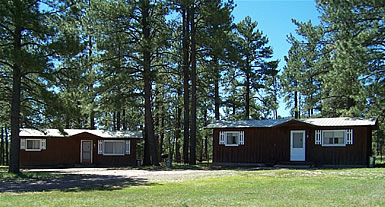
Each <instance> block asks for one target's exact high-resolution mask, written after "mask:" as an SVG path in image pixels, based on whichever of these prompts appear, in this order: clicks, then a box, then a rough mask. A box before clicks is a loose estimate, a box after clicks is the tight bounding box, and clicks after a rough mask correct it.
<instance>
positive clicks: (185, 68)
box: [182, 5, 190, 163]
mask: <svg viewBox="0 0 385 207" xmlns="http://www.w3.org/2000/svg"><path fill="white" fill-rule="evenodd" d="M185 7H186V8H183V9H182V18H183V40H182V41H183V42H182V45H183V75H184V79H183V100H184V117H183V118H184V121H183V124H184V126H183V129H184V131H183V162H184V163H189V156H188V149H189V139H190V136H189V135H190V127H189V126H190V109H189V108H190V107H189V105H190V94H189V88H190V87H189V80H190V79H189V77H190V76H189V12H188V9H187V7H188V6H187V5H185Z"/></svg>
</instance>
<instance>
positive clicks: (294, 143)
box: [206, 117, 378, 166]
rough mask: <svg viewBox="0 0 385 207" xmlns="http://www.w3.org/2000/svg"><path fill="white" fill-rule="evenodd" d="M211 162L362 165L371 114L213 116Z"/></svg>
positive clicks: (365, 162) (369, 146)
mask: <svg viewBox="0 0 385 207" xmlns="http://www.w3.org/2000/svg"><path fill="white" fill-rule="evenodd" d="M206 128H208V129H213V142H214V143H213V163H215V164H237V163H239V164H241V163H245V164H268V165H274V164H279V163H282V162H285V163H287V162H289V163H290V162H293V163H294V162H296V163H298V162H304V163H305V162H306V163H312V164H314V165H317V166H322V165H335V166H368V165H369V158H370V156H372V131H373V130H376V129H378V123H377V118H347V117H338V118H309V119H277V120H238V121H216V122H214V123H211V124H209V125H208V126H207V127H206Z"/></svg>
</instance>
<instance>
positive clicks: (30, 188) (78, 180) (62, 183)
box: [0, 168, 238, 193]
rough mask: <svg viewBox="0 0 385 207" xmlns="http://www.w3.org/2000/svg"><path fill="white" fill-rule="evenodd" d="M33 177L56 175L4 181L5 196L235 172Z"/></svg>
mask: <svg viewBox="0 0 385 207" xmlns="http://www.w3.org/2000/svg"><path fill="white" fill-rule="evenodd" d="M26 172H31V173H37V174H39V173H41V174H47V173H54V174H58V175H60V176H57V177H55V178H35V179H19V180H0V193H1V192H42V191H52V190H60V191H80V190H117V189H122V188H127V187H132V186H139V185H154V184H158V183H160V182H182V181H185V180H189V179H197V178H207V177H221V176H232V175H236V174H238V171H234V170H195V169H187V170H186V169H174V170H142V169H111V168H66V169H33V170H26Z"/></svg>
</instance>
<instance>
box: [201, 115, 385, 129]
mask: <svg viewBox="0 0 385 207" xmlns="http://www.w3.org/2000/svg"><path fill="white" fill-rule="evenodd" d="M292 120H295V121H299V122H304V123H307V124H311V125H313V126H375V125H376V124H377V118H349V117H338V118H309V119H275V120H273V119H266V120H237V121H216V122H213V123H211V124H209V125H207V127H206V128H208V129H220V128H258V127H274V126H277V125H280V124H284V123H287V122H289V121H292Z"/></svg>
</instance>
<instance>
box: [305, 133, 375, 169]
mask: <svg viewBox="0 0 385 207" xmlns="http://www.w3.org/2000/svg"><path fill="white" fill-rule="evenodd" d="M317 129H321V130H327V129H353V144H352V145H346V146H322V145H316V144H315V141H314V130H313V133H312V134H310V137H311V140H313V141H312V142H311V143H309V145H307V149H308V151H309V152H310V153H308V154H307V155H309V156H308V157H307V158H308V159H309V160H310V161H312V162H315V163H317V164H320V165H329V164H330V165H368V163H369V162H368V158H369V156H371V146H372V144H371V139H372V138H371V136H372V131H371V128H370V127H322V128H317Z"/></svg>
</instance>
